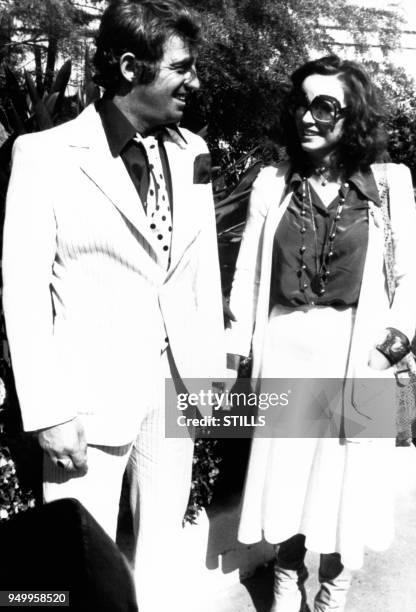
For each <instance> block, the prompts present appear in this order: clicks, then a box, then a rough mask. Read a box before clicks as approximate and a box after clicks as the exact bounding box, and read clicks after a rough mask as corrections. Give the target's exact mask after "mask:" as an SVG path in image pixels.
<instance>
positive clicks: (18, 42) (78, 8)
mask: <svg viewBox="0 0 416 612" xmlns="http://www.w3.org/2000/svg"><path fill="white" fill-rule="evenodd" d="M102 4H103V3H102V2H101V1H100V0H87V1H85V2H78V1H77V0H41V1H40V2H39V1H38V0H0V61H1V62H2V63H3V64H6V63H7V64H8V65H9V66H13V65H14V64H15V63H16V61H17V60H18V59H20V60H21V59H22V58H24V59H25V62H26V63H27V64H30V62H31V61H32V62H34V66H35V69H34V73H35V81H36V87H37V90H38V92H39V93H40V95H42V94H43V92H44V91H50V88H51V86H52V81H53V75H54V71H55V67H56V63H57V59H58V57H59V56H62V57H65V58H68V57H72V58H79V57H82V55H83V53H84V52H85V39H86V37H87V36H88V35H89V32H90V30H89V28H90V26H91V24H92V23H93V22H94V19H95V18H96V17H97V16H99V14H100V10H101V8H102Z"/></svg>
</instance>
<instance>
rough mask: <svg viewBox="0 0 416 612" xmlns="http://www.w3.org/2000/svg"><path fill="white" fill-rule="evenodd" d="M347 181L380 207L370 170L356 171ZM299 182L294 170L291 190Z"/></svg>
mask: <svg viewBox="0 0 416 612" xmlns="http://www.w3.org/2000/svg"><path fill="white" fill-rule="evenodd" d="M348 181H349V182H350V183H352V184H353V185H354V187H355V188H356V189H358V191H360V193H361V194H362V195H363V196H364V197H365V198H366V199H367V200H371V201H372V202H374V204H376V205H377V206H381V201H380V196H379V193H378V188H377V183H376V180H375V178H374V175H373V173H372V171H371V169H368V170H356V171H355V172H354V173H353V174H352V175H351V176H350V177H349V179H348ZM301 182H302V175H301V173H300V172H299V171H298V170H296V169H295V170H294V171H293V172H292V174H291V176H290V178H289V185H290V187H291V188H292V189H296V188H297V187H298V186H299V185H300V183H301Z"/></svg>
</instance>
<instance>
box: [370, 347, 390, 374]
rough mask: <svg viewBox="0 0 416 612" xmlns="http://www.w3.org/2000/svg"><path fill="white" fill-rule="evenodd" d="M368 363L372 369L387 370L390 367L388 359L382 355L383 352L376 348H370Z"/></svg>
mask: <svg viewBox="0 0 416 612" xmlns="http://www.w3.org/2000/svg"><path fill="white" fill-rule="evenodd" d="M368 365H369V367H370V368H373V370H387V368H389V367H390V363H389V361H388V360H387V359H386V358H385V357H384V355H383V353H380V351H379V350H378V349H376V348H373V349H371V351H370V355H369V357H368Z"/></svg>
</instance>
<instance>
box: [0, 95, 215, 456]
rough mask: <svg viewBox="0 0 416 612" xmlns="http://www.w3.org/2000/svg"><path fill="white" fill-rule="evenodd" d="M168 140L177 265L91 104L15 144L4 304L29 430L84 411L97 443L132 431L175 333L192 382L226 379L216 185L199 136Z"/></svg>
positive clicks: (123, 439)
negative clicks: (167, 261) (203, 164)
mask: <svg viewBox="0 0 416 612" xmlns="http://www.w3.org/2000/svg"><path fill="white" fill-rule="evenodd" d="M182 135H183V136H184V138H185V141H186V142H184V143H183V145H182V146H179V145H178V143H177V142H174V141H171V140H169V139H167V140H166V142H165V147H166V152H167V156H168V159H169V166H170V172H171V176H172V191H173V235H172V251H171V265H170V267H169V270H168V272H166V271H165V270H163V269H162V267H160V266H159V265H158V263H157V261H156V255H155V251H154V241H155V237H154V235H153V234H152V232H151V230H150V229H149V224H148V220H147V218H146V214H145V212H144V209H143V206H142V204H141V202H140V200H139V198H138V195H137V192H136V190H135V187H134V186H133V183H132V181H131V179H130V177H129V175H128V173H127V170H126V168H125V166H124V164H123V161H122V160H121V158H120V157H116V158H113V157H112V155H111V153H110V150H109V147H108V144H107V140H106V137H105V133H104V130H103V127H102V124H101V121H100V117H99V115H98V113H97V111H96V110H95V108H94V106H89V107H87V108H86V109H85V110H84V111H83V112H82V113H81V114H80V115H79V117H77V118H76V119H75V120H73V121H70V122H68V123H66V124H63V125H61V126H59V127H56V128H53V129H51V130H47V131H44V132H41V133H36V134H30V135H25V136H22V137H20V138H18V139H17V141H16V144H15V147H14V154H13V169H12V175H11V179H10V185H9V191H8V196H7V205H6V219H5V226H4V250H3V282H4V296H3V299H4V312H5V318H6V326H7V334H8V339H9V343H10V349H11V356H12V364H13V370H14V374H15V379H16V387H17V392H18V396H19V402H20V408H21V412H22V417H23V423H24V427H25V429H26V430H35V429H39V428H43V427H49V426H53V425H56V424H59V423H62V422H64V421H67V420H69V419H71V418H73V417H74V416H76V415H79V416H80V417H81V419H82V421H83V423H84V425H85V428H86V431H87V440H88V442H89V443H94V444H104V445H121V444H125V443H127V442H129V441H131V440H133V439H134V438H135V436H136V435H137V431H138V427H139V423H140V421H141V420H142V418H143V416H144V414H145V413H146V411H147V410H148V409H149V406H151V404H152V398H153V397H154V396H155V393H156V386H157V385H158V384H160V380H161V379H160V376H159V375H158V374H159V370H160V351H161V346H162V345H163V341H164V338H165V336H166V335H167V336H168V338H169V343H170V346H171V350H172V353H173V356H174V359H175V363H176V366H177V368H178V371H179V373H180V375H181V377H205V378H209V377H216V376H221V375H223V371H224V370H223V368H224V363H225V357H224V355H225V353H224V342H223V315H222V302H221V290H220V275H219V265H218V252H217V242H216V231H215V217H214V208H213V200H212V191H211V184H210V183H209V182H206V183H204V184H202V183H194V165H195V159H196V157H197V156H198V155H201V154H206V153H207V148H206V145H205V143H204V142H203V140H202V139H201V138H199V137H198V136H195V135H194V134H192V133H191V132H189V131H187V130H182Z"/></svg>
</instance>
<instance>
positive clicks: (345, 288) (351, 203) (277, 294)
mask: <svg viewBox="0 0 416 612" xmlns="http://www.w3.org/2000/svg"><path fill="white" fill-rule="evenodd" d="M348 183H349V187H350V188H349V190H348V194H347V197H346V201H345V204H344V206H343V210H342V213H341V218H340V219H339V220H338V221H337V223H336V236H335V239H334V242H333V256H332V259H331V261H330V264H329V270H330V272H329V275H328V277H327V281H326V284H325V293H323V294H322V295H320V294H319V292H318V289H317V288H315V291H314V290H313V288H312V287H311V281H312V278H313V277H314V276H315V274H316V261H318V268H319V267H320V266H321V264H322V260H323V252H324V250H325V251H327V250H328V249H327V246H328V243H327V242H326V241H327V237H328V233H329V231H330V229H331V226H332V223H333V220H334V217H335V215H336V211H337V207H338V196H337V197H336V198H335V199H334V200H333V202H331V204H330V205H329V206H328V207H325V205H324V204H323V203H322V201H321V199H320V197H319V196H318V194H317V193H316V192H315V191H314V190H313V188H312V187H311V188H310V197H311V202H312V210H313V215H314V223H315V230H316V238H315V237H314V229H313V220H312V218H311V210H310V208H309V205H306V206H305V207H304V212H305V216H304V217H301V210H302V203H301V202H302V179H301V176H300V175H299V174H298V173H296V172H294V173H293V174H292V176H291V178H290V181H289V189H290V190H291V191H292V192H293V193H294V195H293V196H292V199H291V201H290V203H289V206H288V208H287V210H286V211H285V213H284V215H283V217H282V219H281V221H280V223H279V226H278V228H277V230H276V233H275V238H274V245H273V261H272V276H271V291H270V307H271V308H272V307H273V306H274V305H276V304H281V305H283V306H289V307H293V306H301V305H305V304H312V305H315V304H316V305H321V306H335V307H340V308H343V307H348V306H353V305H355V304H357V301H358V296H359V293H360V287H361V280H362V275H363V268H364V261H365V255H366V252H367V244H368V200H372V201H373V202H374V203H375V204H376V205H378V206H380V199H379V196H378V190H377V185H376V182H375V179H374V176H373V174H372V172H371V171H370V170H369V171H367V172H356V173H355V174H354V175H352V176H351V177H350V178H349V180H348ZM296 196H297V197H296ZM302 225H304V227H305V228H306V231H305V233H304V234H303V236H302V234H301V232H300V228H301V227H302ZM302 244H303V245H304V246H305V247H306V249H305V251H304V254H303V263H304V264H305V265H306V269H304V270H303V271H302V272H300V266H301V261H302V258H301V255H300V251H299V249H300V247H301V246H302Z"/></svg>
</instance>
